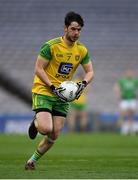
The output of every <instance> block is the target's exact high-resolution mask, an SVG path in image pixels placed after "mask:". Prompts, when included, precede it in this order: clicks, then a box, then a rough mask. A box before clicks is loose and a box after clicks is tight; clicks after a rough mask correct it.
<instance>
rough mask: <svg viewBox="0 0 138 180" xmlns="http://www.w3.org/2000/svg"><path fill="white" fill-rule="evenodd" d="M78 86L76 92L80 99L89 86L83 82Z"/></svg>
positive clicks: (77, 97)
mask: <svg viewBox="0 0 138 180" xmlns="http://www.w3.org/2000/svg"><path fill="white" fill-rule="evenodd" d="M77 85H78V90H77V92H76V99H79V97H80V96H81V94H82V92H83V90H84V88H85V87H86V86H87V82H86V81H81V82H78V83H77Z"/></svg>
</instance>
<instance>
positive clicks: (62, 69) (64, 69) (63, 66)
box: [58, 62, 73, 74]
mask: <svg viewBox="0 0 138 180" xmlns="http://www.w3.org/2000/svg"><path fill="white" fill-rule="evenodd" d="M72 68H73V64H72V63H64V62H61V63H60V66H59V69H58V73H60V74H69V73H70V71H71V69H72Z"/></svg>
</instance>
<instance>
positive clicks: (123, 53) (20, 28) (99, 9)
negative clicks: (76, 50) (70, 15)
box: [0, 0, 138, 132]
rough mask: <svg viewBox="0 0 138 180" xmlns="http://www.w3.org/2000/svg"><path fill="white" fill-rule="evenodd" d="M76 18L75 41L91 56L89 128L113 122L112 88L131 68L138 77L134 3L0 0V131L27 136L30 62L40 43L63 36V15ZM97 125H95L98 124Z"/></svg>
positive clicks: (137, 26)
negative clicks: (77, 36) (79, 26)
mask: <svg viewBox="0 0 138 180" xmlns="http://www.w3.org/2000/svg"><path fill="white" fill-rule="evenodd" d="M70 10H73V11H77V12H78V13H80V14H81V15H82V16H83V17H84V20H85V26H84V29H83V31H82V34H81V38H80V40H81V41H82V42H84V43H85V44H86V46H87V47H88V49H89V52H90V55H91V56H92V57H93V59H94V60H93V63H94V71H95V78H94V81H93V83H91V86H92V89H93V91H92V92H91V93H89V95H88V96H89V98H88V100H89V101H88V104H89V112H90V113H89V118H90V121H91V125H92V129H93V130H95V129H96V130H97V129H98V128H99V127H100V126H101V124H102V123H105V124H106V125H109V124H110V128H112V127H114V126H113V124H114V123H115V122H116V119H117V99H116V97H115V94H114V92H113V85H114V83H115V82H116V81H117V79H118V78H119V77H120V76H121V75H122V74H123V72H124V70H125V69H126V68H128V67H131V68H132V69H134V70H135V72H136V75H138V59H137V57H138V51H137V47H138V36H137V34H138V23H137V19H138V2H137V0H116V1H115V0H104V1H103V0H85V1H83V0H70V1H66V0H58V1H56V0H39V1H38V0H21V1H19V0H12V1H11V0H0V104H1V107H0V122H1V123H0V132H5V131H6V132H26V131H27V126H28V124H29V122H30V120H31V118H32V116H33V114H32V112H31V106H30V97H31V85H32V80H33V71H34V63H35V60H36V57H37V54H38V51H39V48H40V46H41V45H42V43H43V42H45V41H47V40H49V39H51V38H54V37H57V36H61V35H62V34H63V24H64V16H65V14H66V12H68V11H70ZM97 122H98V123H99V124H97Z"/></svg>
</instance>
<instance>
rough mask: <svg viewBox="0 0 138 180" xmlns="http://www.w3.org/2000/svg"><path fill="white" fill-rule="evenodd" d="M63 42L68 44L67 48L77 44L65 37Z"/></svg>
mask: <svg viewBox="0 0 138 180" xmlns="http://www.w3.org/2000/svg"><path fill="white" fill-rule="evenodd" d="M63 41H64V42H65V44H66V45H67V46H69V47H72V46H74V44H75V42H71V41H69V40H68V39H67V38H66V36H63Z"/></svg>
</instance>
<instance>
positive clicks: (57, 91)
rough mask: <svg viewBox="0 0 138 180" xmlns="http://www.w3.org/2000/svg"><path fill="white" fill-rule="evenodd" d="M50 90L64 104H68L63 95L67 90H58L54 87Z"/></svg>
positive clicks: (59, 88) (60, 88) (61, 88)
mask: <svg viewBox="0 0 138 180" xmlns="http://www.w3.org/2000/svg"><path fill="white" fill-rule="evenodd" d="M50 89H51V91H52V92H53V93H54V94H55V95H56V96H58V97H59V98H60V100H61V101H62V102H67V98H66V97H64V96H63V95H62V94H61V92H62V91H65V88H63V87H58V88H56V87H55V86H54V85H51V86H50Z"/></svg>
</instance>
